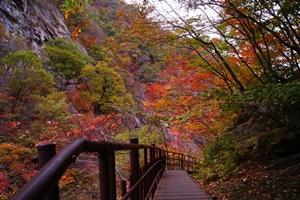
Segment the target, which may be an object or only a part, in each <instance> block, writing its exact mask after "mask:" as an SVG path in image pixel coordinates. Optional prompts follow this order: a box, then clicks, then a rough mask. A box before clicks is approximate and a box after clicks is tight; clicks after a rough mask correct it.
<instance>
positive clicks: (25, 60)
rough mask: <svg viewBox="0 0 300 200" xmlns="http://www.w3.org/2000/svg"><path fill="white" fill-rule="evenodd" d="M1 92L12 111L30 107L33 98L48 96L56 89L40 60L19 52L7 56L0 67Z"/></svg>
mask: <svg viewBox="0 0 300 200" xmlns="http://www.w3.org/2000/svg"><path fill="white" fill-rule="evenodd" d="M0 77H1V78H2V81H1V85H0V87H1V92H2V93H3V95H4V96H6V98H5V99H4V101H5V102H6V103H7V104H8V105H9V107H10V111H11V112H12V113H15V112H16V111H17V110H18V109H19V108H21V109H23V108H25V106H29V105H30V103H31V100H32V98H33V96H36V95H46V94H47V93H49V92H50V91H51V90H53V87H54V81H53V77H52V75H51V74H50V73H49V72H47V71H46V70H45V69H44V68H43V65H42V62H41V60H40V58H39V57H38V56H37V55H36V54H35V53H33V52H30V51H17V52H14V53H10V54H8V55H7V56H5V57H4V58H3V60H2V65H1V66H0Z"/></svg>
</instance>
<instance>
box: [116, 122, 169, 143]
mask: <svg viewBox="0 0 300 200" xmlns="http://www.w3.org/2000/svg"><path fill="white" fill-rule="evenodd" d="M132 137H136V138H138V139H139V143H141V144H149V145H150V144H157V145H159V144H163V141H164V138H163V133H162V132H161V131H160V130H159V129H158V128H156V127H151V126H150V125H145V126H142V127H141V128H138V129H136V130H134V131H131V130H128V129H126V130H124V131H123V132H121V133H119V134H117V135H116V136H115V140H116V141H118V142H128V141H129V140H130V138H132Z"/></svg>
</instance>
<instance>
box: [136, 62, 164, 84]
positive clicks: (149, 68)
mask: <svg viewBox="0 0 300 200" xmlns="http://www.w3.org/2000/svg"><path fill="white" fill-rule="evenodd" d="M159 72H160V66H158V65H154V64H152V65H150V64H144V65H142V66H141V72H140V80H141V81H143V82H145V83H151V82H154V81H155V80H156V78H157V76H158V73H159Z"/></svg>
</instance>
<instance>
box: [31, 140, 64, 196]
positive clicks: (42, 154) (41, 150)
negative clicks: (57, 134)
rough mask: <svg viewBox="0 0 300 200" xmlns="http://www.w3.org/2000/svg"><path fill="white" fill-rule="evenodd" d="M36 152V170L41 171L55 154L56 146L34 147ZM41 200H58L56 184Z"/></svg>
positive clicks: (51, 144)
mask: <svg viewBox="0 0 300 200" xmlns="http://www.w3.org/2000/svg"><path fill="white" fill-rule="evenodd" d="M36 148H37V150H38V168H39V169H42V168H43V167H44V166H45V165H46V164H47V162H48V161H49V160H51V158H53V157H54V156H55V154H56V150H55V148H56V145H55V144H53V143H47V144H40V145H37V146H36ZM43 200H59V189H58V183H56V184H55V186H54V187H53V189H52V191H51V192H50V193H49V194H48V195H47V196H45V197H44V198H43Z"/></svg>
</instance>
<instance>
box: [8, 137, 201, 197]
mask: <svg viewBox="0 0 300 200" xmlns="http://www.w3.org/2000/svg"><path fill="white" fill-rule="evenodd" d="M37 149H38V167H39V168H40V171H39V172H38V174H37V175H36V176H35V177H33V178H32V179H31V180H30V181H29V182H28V183H27V184H25V186H24V187H23V188H22V189H21V190H20V191H19V192H18V193H17V194H16V195H15V196H14V197H13V200H59V188H58V182H59V180H60V178H61V177H62V175H63V174H64V172H65V171H66V170H67V168H68V167H69V166H70V165H71V164H72V163H73V162H74V161H75V160H76V158H77V156H78V155H79V154H81V153H84V152H95V153H97V154H98V157H99V172H100V199H101V200H116V199H117V194H116V189H117V187H116V174H115V173H116V172H115V168H116V165H115V152H116V151H122V150H129V151H130V178H129V179H130V180H129V187H128V188H129V189H128V191H127V181H126V180H121V184H120V187H121V196H122V197H121V199H122V200H126V199H131V200H141V199H153V196H154V193H155V190H156V188H157V185H158V183H159V181H160V179H161V177H162V176H163V172H164V170H165V169H166V167H167V166H168V168H169V169H181V170H187V171H193V168H194V167H195V159H194V158H192V157H189V156H184V155H183V154H178V153H175V152H168V151H166V150H164V149H162V148H158V147H155V145H151V146H149V145H141V144H138V139H136V138H133V139H131V140H130V143H129V144H124V143H110V142H95V141H89V140H86V139H77V140H76V141H75V142H73V143H72V144H70V145H69V146H67V147H66V148H64V149H63V150H62V151H61V152H60V153H59V154H57V155H55V145H54V144H44V145H40V146H38V147H37ZM140 150H141V151H142V152H143V153H142V156H140V152H139V151H140ZM140 157H142V158H143V164H142V165H141V166H140Z"/></svg>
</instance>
